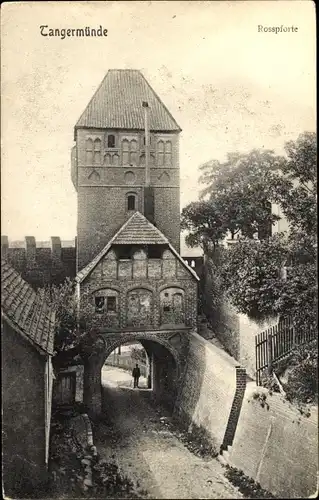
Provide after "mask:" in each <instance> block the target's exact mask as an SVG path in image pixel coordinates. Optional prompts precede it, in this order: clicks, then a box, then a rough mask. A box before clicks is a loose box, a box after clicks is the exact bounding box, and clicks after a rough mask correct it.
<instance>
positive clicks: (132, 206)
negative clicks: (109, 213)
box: [126, 193, 137, 212]
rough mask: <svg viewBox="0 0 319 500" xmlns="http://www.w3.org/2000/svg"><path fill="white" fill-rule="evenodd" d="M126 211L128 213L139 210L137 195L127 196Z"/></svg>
mask: <svg viewBox="0 0 319 500" xmlns="http://www.w3.org/2000/svg"><path fill="white" fill-rule="evenodd" d="M126 209H127V211H128V212H129V211H131V210H137V195H136V194H135V193H128V194H127V195H126Z"/></svg>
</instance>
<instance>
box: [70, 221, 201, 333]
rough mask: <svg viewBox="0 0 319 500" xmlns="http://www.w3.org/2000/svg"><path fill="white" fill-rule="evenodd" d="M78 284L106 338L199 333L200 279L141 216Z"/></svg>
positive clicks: (79, 277)
mask: <svg viewBox="0 0 319 500" xmlns="http://www.w3.org/2000/svg"><path fill="white" fill-rule="evenodd" d="M76 282H77V285H78V288H79V291H78V294H79V296H80V297H81V307H83V308H85V310H86V311H87V313H88V315H89V316H91V317H92V318H95V325H97V324H98V325H99V326H100V327H101V331H103V332H108V331H109V332H112V333H114V332H116V331H125V330H126V331H132V332H134V331H136V330H137V331H139V330H141V329H142V330H149V331H156V330H159V331H160V330H161V329H164V330H167V329H168V330H170V329H173V330H178V331H181V330H183V329H184V328H186V329H192V330H194V329H196V326H197V283H198V277H197V275H196V273H195V271H194V270H193V269H192V268H191V267H190V266H189V265H187V264H186V262H185V261H184V260H183V259H182V258H181V257H180V255H179V254H178V252H177V251H176V250H175V249H174V247H173V246H172V245H171V244H170V242H169V240H168V239H167V238H166V237H165V236H164V235H163V234H162V233H161V232H160V231H159V229H158V228H156V227H155V226H154V225H153V224H151V223H150V222H149V221H148V220H147V219H146V217H145V216H144V215H142V214H141V213H139V212H135V213H134V214H133V215H132V216H131V217H130V219H129V220H128V221H127V222H126V223H124V224H123V226H122V227H121V229H120V230H119V231H118V232H117V233H116V234H115V235H114V236H113V238H111V240H110V241H109V242H108V244H107V245H106V246H105V247H104V248H103V249H102V251H101V252H100V253H98V254H97V255H96V256H95V258H94V259H92V261H91V262H90V263H89V264H88V265H87V266H86V267H85V268H84V269H82V270H81V271H79V273H78V274H77V277H76Z"/></svg>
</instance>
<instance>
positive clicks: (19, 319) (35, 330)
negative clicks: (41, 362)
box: [1, 260, 55, 354]
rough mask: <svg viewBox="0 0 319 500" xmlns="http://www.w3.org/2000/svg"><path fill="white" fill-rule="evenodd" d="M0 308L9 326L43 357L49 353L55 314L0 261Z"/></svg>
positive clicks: (25, 283) (20, 278)
mask: <svg viewBox="0 0 319 500" xmlns="http://www.w3.org/2000/svg"><path fill="white" fill-rule="evenodd" d="M1 309H2V311H3V313H4V315H5V317H7V318H8V320H9V321H10V322H11V323H12V325H13V327H14V328H16V329H17V331H20V332H21V333H22V334H24V335H25V336H26V337H27V338H28V339H29V340H30V341H31V342H32V343H33V344H35V345H36V346H38V347H40V348H41V349H42V350H43V351H45V352H46V353H47V354H53V346H54V329H55V314H54V312H53V311H52V310H51V309H50V308H49V306H48V305H47V304H46V303H45V301H44V300H43V297H42V295H41V294H40V293H36V292H35V291H34V290H33V288H32V287H31V286H30V285H29V284H28V283H27V282H26V281H24V280H23V279H22V277H21V276H20V275H19V273H17V272H16V271H15V270H14V269H13V268H12V267H11V266H10V265H9V264H8V263H7V262H6V261H4V260H1Z"/></svg>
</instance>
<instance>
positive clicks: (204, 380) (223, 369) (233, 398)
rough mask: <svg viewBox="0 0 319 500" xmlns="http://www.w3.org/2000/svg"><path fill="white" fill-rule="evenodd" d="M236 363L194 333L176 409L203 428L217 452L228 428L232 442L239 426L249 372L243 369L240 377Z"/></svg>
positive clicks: (178, 412) (183, 416)
mask: <svg viewBox="0 0 319 500" xmlns="http://www.w3.org/2000/svg"><path fill="white" fill-rule="evenodd" d="M236 366H238V365H237V363H236V362H235V360H234V359H233V358H231V357H230V356H229V355H228V354H227V353H226V352H224V351H222V350H221V349H219V348H218V347H216V346H215V345H213V344H211V343H210V342H209V341H207V340H205V339H203V338H202V337H200V336H199V335H198V334H196V333H192V334H190V339H189V352H188V358H187V365H186V370H185V374H184V377H183V385H182V388H181V391H180V394H179V397H178V399H177V402H176V406H175V411H176V413H177V414H178V415H179V416H180V417H181V418H182V419H186V421H189V422H193V423H194V424H196V425H197V426H199V427H203V428H204V429H205V431H207V433H208V434H209V435H210V437H211V439H212V442H213V444H214V445H215V447H216V451H219V450H220V447H221V446H222V445H223V443H224V438H225V435H226V429H227V428H228V431H227V436H229V440H230V442H231V441H232V429H233V430H235V428H236V424H237V420H238V416H239V412H240V407H241V400H242V397H243V393H244V390H245V383H246V375H245V370H242V369H241V370H242V371H241V375H242V376H241V377H238V376H237V377H236ZM240 378H241V383H240ZM236 379H237V391H236ZM239 385H241V387H240V388H239ZM230 442H229V441H228V443H227V444H231V443H230Z"/></svg>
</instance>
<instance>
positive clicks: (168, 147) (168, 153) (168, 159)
mask: <svg viewBox="0 0 319 500" xmlns="http://www.w3.org/2000/svg"><path fill="white" fill-rule="evenodd" d="M165 165H166V166H167V167H170V166H171V165H172V143H171V141H166V143H165Z"/></svg>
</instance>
